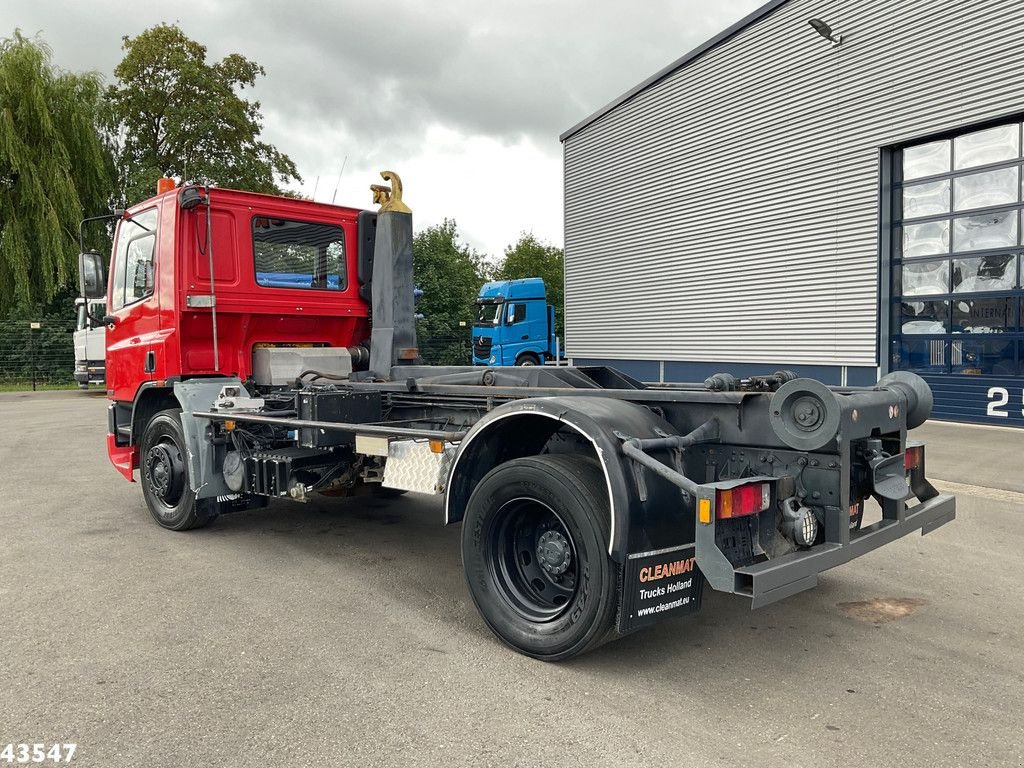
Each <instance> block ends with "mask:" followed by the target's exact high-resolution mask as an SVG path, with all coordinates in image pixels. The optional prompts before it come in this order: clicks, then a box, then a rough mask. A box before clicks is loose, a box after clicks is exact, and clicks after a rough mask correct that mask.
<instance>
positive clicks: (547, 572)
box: [490, 498, 579, 623]
mask: <svg viewBox="0 0 1024 768" xmlns="http://www.w3.org/2000/svg"><path fill="white" fill-rule="evenodd" d="M490 548H491V552H492V553H493V557H492V558H491V562H490V570H491V576H492V578H493V580H494V583H495V585H496V586H497V588H498V593H499V594H500V595H501V596H502V598H503V599H504V600H505V602H506V603H507V604H508V605H509V606H510V607H511V608H512V609H513V610H514V611H515V612H516V613H518V614H519V615H520V616H522V617H523V618H525V619H527V620H528V621H531V622H536V623H541V622H548V621H553V620H555V619H557V618H558V617H559V616H561V615H562V614H563V613H565V612H566V611H567V610H568V609H569V606H570V605H571V604H572V602H573V598H574V597H575V596H576V591H577V589H578V588H579V556H578V549H577V547H576V544H575V542H574V541H573V538H572V535H571V534H570V533H569V529H568V528H567V526H566V525H565V522H564V520H562V518H561V517H560V516H559V515H558V513H556V512H555V511H554V510H553V509H552V508H551V507H549V506H548V505H547V504H544V503H543V502H541V501H538V500H537V499H531V498H517V499H512V500H511V501H507V502H505V504H503V505H502V506H501V507H500V508H499V509H498V512H497V513H496V515H495V520H494V523H493V524H492V526H491V535H490Z"/></svg>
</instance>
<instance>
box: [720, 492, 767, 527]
mask: <svg viewBox="0 0 1024 768" xmlns="http://www.w3.org/2000/svg"><path fill="white" fill-rule="evenodd" d="M771 503H772V486H771V484H770V483H750V484H749V485H740V486H737V487H736V488H730V489H728V490H720V491H718V492H717V493H716V494H715V517H717V518H718V519H719V520H722V519H727V518H730V517H743V516H744V515H754V514H757V513H758V512H763V511H764V510H766V509H768V507H770V506H771Z"/></svg>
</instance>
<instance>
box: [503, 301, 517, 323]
mask: <svg viewBox="0 0 1024 768" xmlns="http://www.w3.org/2000/svg"><path fill="white" fill-rule="evenodd" d="M507 306H508V309H507V310H506V311H505V325H512V320H513V318H515V316H516V305H515V304H509V305H507Z"/></svg>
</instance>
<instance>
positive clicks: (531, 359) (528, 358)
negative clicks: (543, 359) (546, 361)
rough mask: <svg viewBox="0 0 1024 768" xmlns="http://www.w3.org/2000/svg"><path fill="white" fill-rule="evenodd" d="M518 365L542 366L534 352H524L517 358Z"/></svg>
mask: <svg viewBox="0 0 1024 768" xmlns="http://www.w3.org/2000/svg"><path fill="white" fill-rule="evenodd" d="M516 365H540V358H539V357H537V356H536V355H535V354H533V352H523V354H521V355H520V356H519V357H517V358H516Z"/></svg>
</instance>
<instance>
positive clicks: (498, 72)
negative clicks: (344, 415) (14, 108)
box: [5, 0, 758, 144]
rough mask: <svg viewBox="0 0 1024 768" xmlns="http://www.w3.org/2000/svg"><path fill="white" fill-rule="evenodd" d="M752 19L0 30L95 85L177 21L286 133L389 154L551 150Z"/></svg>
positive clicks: (376, 13)
mask: <svg viewBox="0 0 1024 768" xmlns="http://www.w3.org/2000/svg"><path fill="white" fill-rule="evenodd" d="M757 4H758V3H757V2H756V1H755V0H722V1H721V2H718V3H715V4H714V5H711V4H709V3H705V2H690V3H680V2H678V0H677V1H676V2H672V1H671V0H648V2H644V3H636V4H623V3H621V2H616V3H612V2H600V3H598V2H585V1H584V0H566V1H565V2H539V1H538V0H527V1H526V2H515V3H511V2H509V3H490V4H486V5H485V4H481V3H479V2H472V1H471V0H452V2H445V3H433V2H432V3H424V2H411V1H410V0H395V1H393V2H390V3H388V4H386V5H385V4H370V3H366V2H360V3H353V2H331V1H330V0H309V1H308V2H302V3H282V2H280V0H253V1H252V2H242V1H241V0H235V1H234V2H232V1H230V0H220V1H219V2H218V1H216V0H214V1H213V2H207V3H205V4H200V5H190V6H187V7H184V6H170V7H168V6H164V5H163V4H151V5H139V4H136V5H135V6H133V7H132V12H131V13H125V6H124V4H123V3H120V2H111V1H110V0H99V1H98V2H92V3H88V4H86V3H75V4H66V3H53V2H45V1H44V2H38V1H37V2H31V1H30V0H14V2H8V3H5V5H6V6H7V9H8V13H6V14H5V17H6V19H8V23H11V20H13V25H12V26H21V27H22V28H23V29H24V30H25V31H26V32H29V33H31V32H34V31H36V30H42V33H43V36H44V38H45V39H47V40H48V41H50V42H51V44H52V45H53V46H54V49H55V54H56V56H57V59H58V60H59V61H60V62H61V63H63V64H64V65H65V66H68V67H70V68H75V69H99V70H101V71H104V72H106V73H108V74H109V73H110V71H111V70H112V69H113V66H114V65H115V64H116V62H117V61H118V60H119V59H120V55H121V51H120V38H121V36H122V35H126V34H127V35H133V34H136V33H138V32H139V31H141V30H142V29H144V28H145V27H147V26H149V25H151V24H153V23H156V22H157V21H178V22H179V23H180V24H181V26H182V27H183V28H184V29H185V31H186V33H187V34H189V35H191V36H192V37H194V38H196V39H197V40H199V41H201V42H203V43H204V44H206V45H207V47H208V48H209V49H210V54H211V56H215V57H220V56H222V55H224V54H225V53H228V52H231V51H239V52H241V53H243V54H244V55H247V56H249V57H250V58H253V59H255V60H256V61H259V62H260V63H261V64H263V65H264V66H265V68H266V69H267V77H266V78H264V79H263V80H262V81H261V82H260V83H259V85H258V87H257V89H256V93H257V95H258V97H259V98H260V99H261V100H262V102H263V103H264V106H265V107H266V108H267V109H274V110H275V111H277V112H279V113H280V114H282V115H292V116H294V119H295V128H296V129H297V130H298V129H302V128H303V127H305V126H313V127H315V128H316V129H318V130H324V129H329V128H330V127H331V126H335V127H337V126H341V127H342V128H343V129H344V130H345V132H346V133H347V134H349V135H350V136H352V137H353V138H354V139H356V140H358V141H373V140H374V139H375V137H378V136H380V135H381V134H382V132H384V133H390V134H391V138H392V140H395V141H399V142H403V140H405V139H408V138H409V137H414V136H419V135H421V134H422V128H423V126H424V125H426V124H428V123H439V124H442V125H446V126H448V127H452V128H456V129H459V130H461V131H463V132H465V133H467V134H483V135H488V136H492V137H495V138H499V139H507V140H515V139H516V138H519V137H522V136H528V137H530V138H532V139H534V140H536V141H538V142H540V143H547V144H550V143H552V142H555V141H556V140H557V135H558V134H559V133H560V132H561V131H562V130H564V129H566V128H568V127H569V126H570V125H572V124H574V123H575V122H577V121H578V120H580V119H581V118H583V117H585V116H586V115H587V114H588V113H590V112H591V111H593V110H594V109H596V108H598V107H600V106H601V105H602V104H604V103H606V102H607V101H609V100H611V99H612V98H614V97H615V96H617V95H618V94H619V93H621V92H622V91H624V90H626V89H627V88H629V87H631V86H632V85H633V84H635V83H636V82H638V81H639V80H641V79H643V78H644V77H646V76H647V75H649V74H651V73H652V72H654V71H656V70H657V69H659V68H660V67H662V66H664V65H665V64H667V63H668V62H669V61H671V60H672V59H674V58H676V57H678V56H680V55H681V54H683V53H684V52H686V51H687V50H689V49H690V48H692V47H693V46H694V45H696V44H698V43H700V42H701V41H702V40H703V39H705V38H707V37H708V36H710V35H711V34H714V33H715V32H716V31H718V30H719V29H721V28H722V27H724V26H726V25H727V24H729V23H731V22H732V21H734V20H736V19H737V18H739V17H740V16H742V15H743V14H745V13H747V12H749V11H750V10H752V9H753V8H754V7H755V6H756V5H757ZM403 143H404V142H403Z"/></svg>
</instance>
